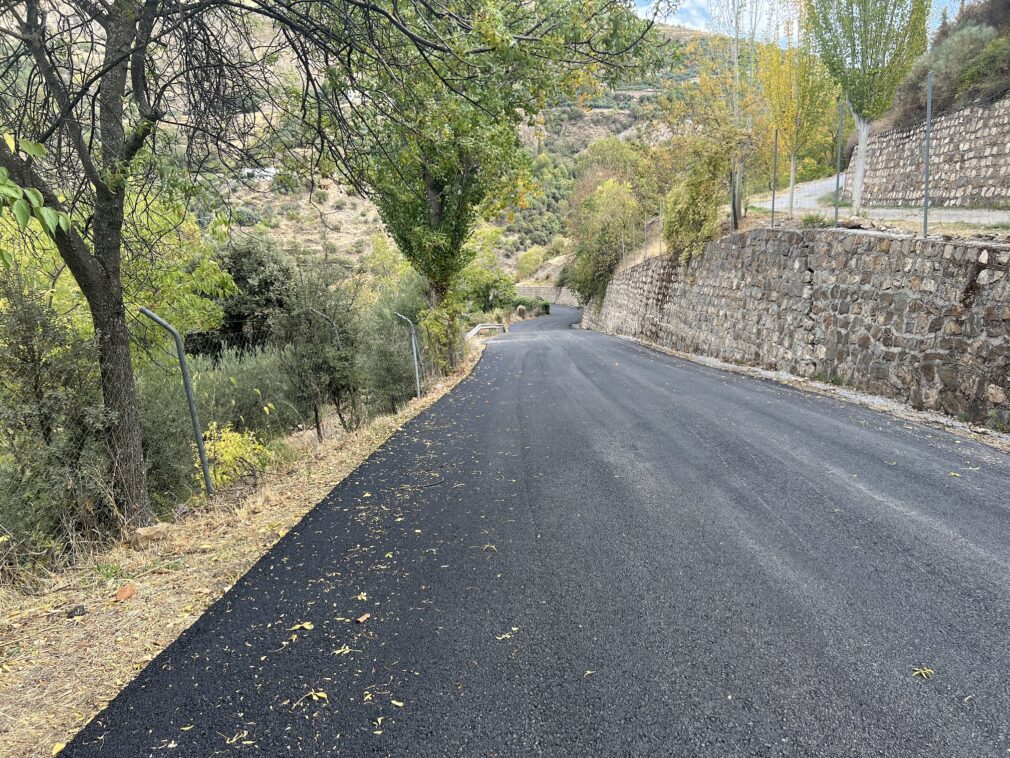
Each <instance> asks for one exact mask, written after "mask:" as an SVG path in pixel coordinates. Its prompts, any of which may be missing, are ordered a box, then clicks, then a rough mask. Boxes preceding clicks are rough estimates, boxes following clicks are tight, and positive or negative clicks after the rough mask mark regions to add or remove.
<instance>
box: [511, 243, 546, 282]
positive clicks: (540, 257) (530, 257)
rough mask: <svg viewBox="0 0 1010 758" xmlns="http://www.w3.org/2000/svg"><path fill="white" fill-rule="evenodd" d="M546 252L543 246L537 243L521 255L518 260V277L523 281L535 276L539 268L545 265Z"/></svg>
mask: <svg viewBox="0 0 1010 758" xmlns="http://www.w3.org/2000/svg"><path fill="white" fill-rule="evenodd" d="M546 253H547V251H546V250H545V249H544V248H543V247H540V246H539V245H537V246H534V247H531V248H530V249H529V250H527V251H526V252H525V253H523V254H522V255H520V256H519V260H518V261H517V262H516V278H517V279H519V281H522V280H524V279H529V278H530V277H531V276H533V274H535V273H536V271H537V269H539V268H540V267H541V266H542V265H544V260H545V257H546Z"/></svg>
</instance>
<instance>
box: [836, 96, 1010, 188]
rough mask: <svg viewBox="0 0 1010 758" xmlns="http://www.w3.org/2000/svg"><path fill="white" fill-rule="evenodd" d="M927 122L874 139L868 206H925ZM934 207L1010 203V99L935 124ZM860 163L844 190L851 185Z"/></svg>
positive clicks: (973, 107) (951, 115)
mask: <svg viewBox="0 0 1010 758" xmlns="http://www.w3.org/2000/svg"><path fill="white" fill-rule="evenodd" d="M924 139H925V124H924V123H920V124H918V125H917V126H914V127H912V128H910V129H893V130H891V131H887V132H881V133H879V134H874V135H872V136H871V137H870V141H869V144H868V145H867V150H866V156H867V157H866V177H865V179H864V185H863V193H864V194H863V202H864V203H865V204H867V205H883V206H902V205H921V204H922V199H923V168H924V163H923V161H924V157H923V140H924ZM931 152H932V157H931V159H930V182H929V195H930V204H931V205H937V206H957V207H984V208H992V207H1004V206H1008V205H1010V98H1003V99H1001V100H997V101H995V102H989V103H982V104H977V105H971V106H968V107H966V108H962V109H960V110H957V111H953V112H951V113H947V114H945V115H943V116H940V117H938V118H935V119H934V120H933V139H932V148H931ZM854 167H855V161H854V160H853V161H851V162H850V164H849V172H848V175H847V177H846V183H845V186H846V187H848V188H851V187H852V171H853V170H854Z"/></svg>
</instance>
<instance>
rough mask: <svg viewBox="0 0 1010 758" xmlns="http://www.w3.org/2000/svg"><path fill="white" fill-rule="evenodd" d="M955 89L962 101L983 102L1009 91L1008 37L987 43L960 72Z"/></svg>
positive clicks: (1009, 50)
mask: <svg viewBox="0 0 1010 758" xmlns="http://www.w3.org/2000/svg"><path fill="white" fill-rule="evenodd" d="M957 88H958V91H957V94H958V97H959V98H960V99H961V100H962V101H968V100H971V99H975V98H980V99H984V100H985V99H989V98H993V97H997V96H999V95H1002V94H1003V93H1005V92H1007V91H1010V36H1008V37H997V38H995V39H993V40H992V41H991V42H989V44H988V45H986V46H985V49H984V50H982V52H981V53H979V55H978V56H977V57H976V58H975V60H974V61H973V62H972V63H971V64H970V65H969V66H967V67H966V68H965V69H964V71H962V72H961V75H960V77H959V78H958V82H957Z"/></svg>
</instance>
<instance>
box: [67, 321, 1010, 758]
mask: <svg viewBox="0 0 1010 758" xmlns="http://www.w3.org/2000/svg"><path fill="white" fill-rule="evenodd" d="M558 310H559V313H558V314H557V315H554V316H552V317H549V318H542V319H538V320H535V321H530V322H526V323H524V324H521V325H518V326H515V327H514V328H513V329H512V332H511V333H510V334H509V335H507V336H504V337H501V338H496V339H494V340H492V341H491V342H490V344H489V345H488V348H487V352H486V354H485V356H484V358H483V359H482V361H481V363H480V364H479V366H478V367H477V369H476V370H475V372H474V374H473V375H472V376H471V377H470V378H469V379H467V380H465V381H464V382H463V383H462V384H460V385H459V386H458V387H457V388H456V389H455V390H453V391H452V392H451V393H450V394H449V395H448V396H447V397H445V398H443V399H442V400H441V401H439V402H438V403H437V404H436V405H435V406H434V407H433V408H432V409H430V410H428V411H427V412H425V413H423V414H422V415H421V416H419V417H418V418H417V419H415V420H414V421H413V422H411V423H409V424H407V425H406V426H405V427H404V428H403V430H402V431H400V432H398V433H397V434H396V435H395V436H394V437H393V438H392V439H391V440H390V441H389V442H388V443H387V444H386V445H385V446H384V447H383V448H382V449H381V450H380V451H379V452H378V453H377V454H376V455H374V456H373V457H372V458H371V459H369V460H368V461H367V462H366V463H365V464H364V465H362V466H361V467H360V468H359V469H358V470H357V471H356V472H355V473H354V474H353V475H351V476H350V477H348V478H347V479H346V480H345V481H344V482H342V483H341V484H340V485H339V486H338V487H337V488H336V489H335V490H334V491H333V492H332V493H331V494H330V495H329V497H327V498H326V499H325V500H324V501H323V502H322V503H320V505H319V506H318V507H317V508H316V509H315V510H313V511H312V512H311V513H310V514H309V515H308V516H307V517H306V518H305V519H304V521H302V523H301V524H300V525H299V526H298V527H296V528H295V529H292V530H291V532H290V533H288V534H287V536H286V537H285V538H284V539H282V540H281V541H280V542H279V543H278V545H277V546H276V547H275V548H274V549H273V550H271V551H270V552H269V553H268V554H267V555H266V556H264V557H263V559H262V560H260V561H259V563H257V564H256V566H255V567H254V568H253V569H252V570H251V571H250V572H249V573H248V574H247V575H246V576H245V577H244V578H242V579H241V580H240V581H238V582H237V583H236V584H235V586H234V587H233V588H232V589H231V590H230V591H229V592H228V593H227V594H226V595H225V596H224V597H223V598H222V599H221V600H220V601H218V602H217V603H216V604H215V605H214V606H213V607H211V609H210V610H209V611H208V612H207V613H206V614H205V615H204V616H203V617H202V618H201V619H200V620H199V621H198V622H197V623H196V624H194V625H193V627H192V628H190V629H189V630H188V631H187V632H186V633H185V634H183V635H182V637H180V638H179V640H178V641H177V642H175V643H174V644H172V645H171V646H170V647H168V648H167V649H166V650H165V651H164V652H163V653H162V654H161V655H160V656H158V657H157V658H156V659H155V660H154V661H153V662H152V663H151V664H150V665H149V666H148V667H147V669H146V670H145V671H144V672H143V673H141V674H140V676H139V677H138V678H137V679H136V680H135V681H134V682H133V683H131V684H130V685H129V686H128V687H127V688H126V689H125V690H124V691H123V692H122V693H121V694H120V695H119V697H117V698H116V699H115V700H114V701H113V702H112V703H111V704H110V705H109V707H108V708H107V709H106V710H105V711H104V712H103V713H101V714H100V715H99V716H98V717H97V718H95V720H94V721H92V722H91V724H90V725H89V726H88V727H87V728H86V729H85V730H84V731H83V732H82V733H81V734H79V735H78V737H77V739H75V740H74V741H73V742H72V743H71V745H70V746H69V747H68V748H67V750H66V753H65V754H66V755H69V756H115V757H116V758H120V757H127V756H148V755H149V756H172V755H177V756H186V757H187V758H189V757H190V756H211V755H231V754H233V753H235V754H249V755H263V756H287V755H311V756H325V755H337V754H340V755H350V756H358V755H409V756H443V755H463V756H509V755H529V754H533V755H571V756H587V755H594V756H596V755H635V756H637V755H671V756H764V755H776V756H778V755H788V756H822V755H823V756H864V755H865V756H876V755H881V756H989V755H992V756H995V755H1006V754H1007V750H1008V748H1010V605H1008V600H1010V552H1008V547H1010V460H1008V458H1007V457H1006V456H1004V455H1003V454H1001V453H998V452H995V451H994V450H992V449H989V448H986V447H984V446H980V445H978V444H975V443H973V442H971V441H968V440H961V439H958V438H956V437H954V436H952V435H950V434H947V433H944V432H940V431H936V430H934V429H931V428H927V427H924V426H920V425H917V424H914V423H910V422H907V421H902V420H898V419H895V418H892V417H889V416H885V415H881V414H879V413H876V412H873V411H870V410H866V409H863V408H860V407H857V406H854V405H849V404H846V403H843V402H841V401H838V400H834V399H829V398H824V397H820V396H816V395H811V394H807V393H803V392H800V391H798V390H794V389H791V388H788V387H784V386H780V385H777V384H773V383H770V382H765V381H761V380H756V379H752V378H748V377H744V376H740V375H736V374H731V373H725V372H722V371H718V370H716V369H711V368H706V367H702V366H699V365H696V364H693V363H690V362H686V361H682V360H678V359H675V358H671V357H668V356H665V355H662V354H659V353H656V352H653V351H650V350H648V349H645V348H642V347H640V346H638V345H635V344H632V343H629V342H626V341H622V340H619V339H616V338H612V337H608V336H604V335H600V334H596V333H591V332H586V331H581V330H574V329H569V328H568V327H569V325H570V324H571V323H572V322H573V321H575V320H576V319H577V318H578V316H577V313H576V312H574V311H568V310H562V309H558ZM365 613H369V614H371V615H370V617H369V618H368V619H367V620H365V621H364V623H357V622H356V621H355V619H357V618H359V617H361V616H362V615H363V614H365ZM305 622H309V623H311V625H312V628H311V629H307V628H305V626H304V624H305ZM300 625H301V628H297V627H299V626H300ZM918 668H929V669H932V670H934V671H935V674H934V675H933V676H932V677H931V678H928V679H924V678H920V677H916V676H913V672H914V671H915V670H916V669H918ZM312 693H315V694H314V695H313V694H312ZM323 693H325V697H323Z"/></svg>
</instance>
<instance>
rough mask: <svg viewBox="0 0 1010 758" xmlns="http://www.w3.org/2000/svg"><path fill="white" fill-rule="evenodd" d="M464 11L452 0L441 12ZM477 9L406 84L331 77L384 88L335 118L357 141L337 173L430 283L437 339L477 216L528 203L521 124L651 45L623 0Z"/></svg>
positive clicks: (447, 339)
mask: <svg viewBox="0 0 1010 758" xmlns="http://www.w3.org/2000/svg"><path fill="white" fill-rule="evenodd" d="M467 7H468V6H465V5H463V4H461V5H460V7H459V8H457V7H456V4H455V3H453V2H450V3H449V5H448V6H447V15H448V16H450V17H451V16H452V14H453V13H455V12H461V13H462V12H464V11H465V9H466V8H467ZM475 15H476V18H475V19H474V23H473V27H472V29H471V30H470V31H469V32H468V33H459V34H457V35H456V36H455V37H454V38H452V39H445V40H443V42H444V43H445V44H446V45H447V47H448V49H449V50H451V51H453V52H454V53H455V57H453V56H445V57H442V58H440V59H438V60H431V59H429V58H426V57H425V56H423V55H420V54H419V55H418V56H417V59H416V65H415V66H414V69H413V70H412V72H411V74H410V84H409V87H406V86H404V85H403V82H402V81H401V77H402V74H401V72H395V71H394V72H389V71H388V70H387V67H381V66H379V67H377V66H375V65H374V63H373V62H371V61H367V62H363V65H362V67H361V68H362V72H357V73H356V74H355V75H354V76H347V75H346V74H345V72H343V71H336V72H331V77H330V82H329V86H330V89H331V90H332V91H334V92H345V91H348V90H357V89H365V90H367V91H369V92H373V93H382V94H383V97H381V98H380V97H378V96H375V97H372V98H371V99H370V100H369V101H368V103H367V105H366V107H364V108H358V109H355V112H354V113H353V114H351V115H350V117H348V115H346V114H345V113H344V111H343V109H340V110H339V111H337V112H335V113H334V115H333V120H334V121H335V122H345V121H348V120H350V121H351V122H352V123H353V125H354V128H353V130H352V131H354V133H355V134H357V135H358V137H359V140H358V142H357V143H356V144H355V147H354V149H352V150H349V151H345V152H343V153H342V154H341V156H342V168H343V169H345V170H347V173H348V174H349V178H350V179H351V180H352V183H353V184H355V186H357V187H359V188H360V189H362V191H363V192H365V193H367V194H369V195H370V196H371V197H372V199H373V200H374V201H375V203H376V205H377V206H378V207H379V211H380V215H381V216H382V219H383V222H384V223H385V225H386V229H387V230H388V232H389V234H390V235H391V236H392V237H393V239H394V240H395V241H396V244H397V246H398V247H399V248H400V251H401V252H402V253H403V255H404V256H405V257H406V258H407V260H409V261H410V262H411V265H413V266H414V267H415V269H416V270H417V271H418V272H419V273H421V274H422V275H423V276H424V277H425V278H426V279H427V280H428V284H429V294H430V302H431V306H432V308H433V309H435V310H437V311H438V313H439V314H440V317H442V318H445V319H446V323H445V324H442V325H438V326H437V327H436V325H435V324H434V322H433V320H432V317H428V318H426V323H427V326H428V331H429V333H431V334H436V335H438V336H437V338H435V339H434V341H433V342H434V344H436V345H440V346H452V345H454V344H455V343H456V340H455V338H454V337H452V334H453V333H454V332H455V331H456V324H455V322H454V318H455V317H454V315H453V314H454V313H455V311H456V310H457V308H455V307H451V306H450V305H446V306H445V307H441V306H442V304H443V301H444V300H445V299H446V297H447V295H448V294H449V292H450V289H451V287H452V286H453V284H454V282H455V280H456V278H457V277H458V275H459V274H460V272H461V271H462V270H463V269H464V268H465V267H466V265H467V264H468V263H469V261H470V260H471V259H472V257H473V251H472V248H468V247H467V246H466V244H465V243H466V241H467V240H468V239H469V237H470V234H471V233H472V231H473V230H474V228H475V226H476V225H477V223H478V222H479V221H481V220H483V219H490V218H492V217H493V216H494V215H496V214H497V213H499V212H500V211H502V210H503V209H504V208H506V207H508V206H509V205H512V204H515V205H518V206H519V207H520V208H522V207H523V206H524V205H525V204H526V202H527V201H526V199H525V195H526V194H527V192H528V190H529V186H530V182H529V179H528V177H529V173H530V171H529V165H528V164H529V158H528V156H527V154H526V153H525V151H524V150H522V145H521V142H520V139H519V126H520V124H522V123H523V122H529V123H532V122H533V121H535V117H536V114H537V113H539V112H540V111H541V110H543V108H544V107H545V106H547V105H548V104H550V103H552V102H555V101H556V100H558V99H559V98H561V97H563V96H576V95H579V94H586V93H589V92H592V91H594V90H595V89H596V88H598V87H599V86H600V85H601V83H603V82H613V81H616V80H617V79H618V78H619V77H620V76H621V75H622V74H623V73H624V72H626V71H627V70H628V68H629V67H631V66H637V65H640V64H641V63H642V62H643V60H644V59H645V57H646V55H647V51H648V50H650V49H651V48H650V47H649V46H648V45H643V44H642V43H643V41H645V39H646V36H647V35H648V32H649V30H650V28H651V24H650V23H649V22H647V21H643V20H642V19H640V18H638V17H637V16H636V15H635V13H634V7H633V5H632V4H631V3H630V2H625V1H624V0H619V1H618V0H587V2H586V3H584V4H583V6H582V7H580V9H579V12H577V13H573V12H572V7H571V6H570V5H569V4H567V3H565V2H563V1H562V0H534V2H530V3H522V4H515V3H512V2H506V1H505V0H490V1H489V2H487V3H484V4H482V5H481V6H480V9H479V10H478V11H477V12H476V14H475ZM546 19H550V23H549V24H545V22H546ZM431 22H432V23H436V24H437V23H439V21H438V20H437V19H433V20H432V21H431ZM548 29H549V31H547V30H548ZM530 30H534V36H535V39H536V41H535V42H534V43H533V44H530V39H529V37H528V35H529V33H530ZM474 50H479V51H480V53H479V55H476V56H475V55H474V53H473V52H472V51H474ZM475 63H477V64H479V65H478V66H475V65H474V64H475ZM478 71H479V75H478ZM447 84H448V87H447V86H446V85H447ZM448 355H451V347H450V348H449V353H448V354H447V356H446V357H448Z"/></svg>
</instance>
